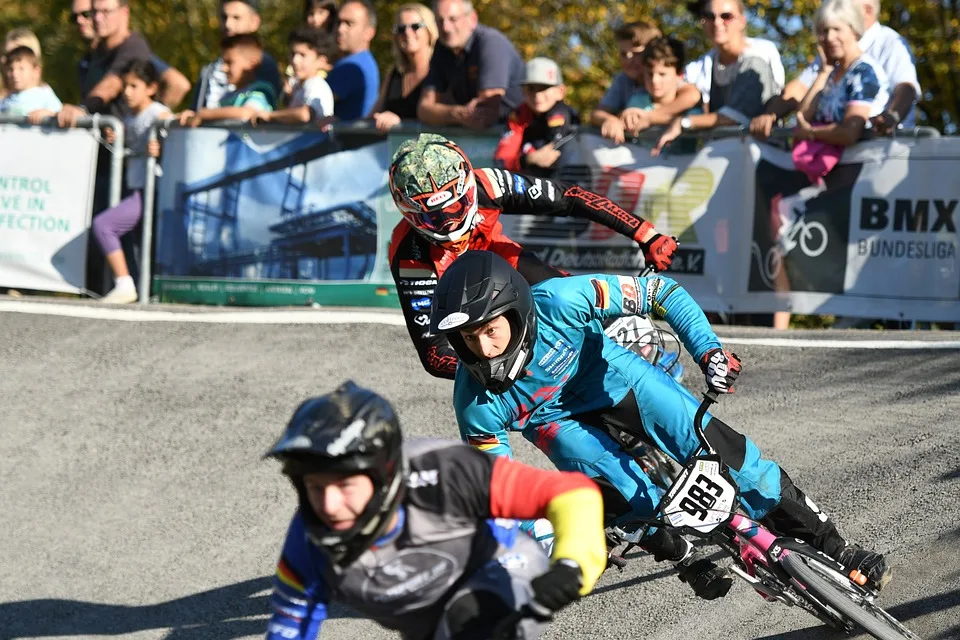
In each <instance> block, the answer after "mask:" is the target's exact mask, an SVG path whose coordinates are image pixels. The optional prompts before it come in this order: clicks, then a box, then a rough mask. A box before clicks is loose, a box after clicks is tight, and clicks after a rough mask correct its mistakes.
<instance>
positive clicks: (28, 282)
mask: <svg viewBox="0 0 960 640" xmlns="http://www.w3.org/2000/svg"><path fill="white" fill-rule="evenodd" d="M0 149H2V151H0V287H11V288H17V289H36V290H38V291H63V292H68V293H80V292H82V291H83V289H84V280H85V277H86V263H87V240H88V230H89V227H90V208H91V203H92V200H93V183H94V176H95V174H96V165H97V142H96V140H95V139H94V137H93V135H91V133H90V132H89V131H87V130H82V129H70V130H57V129H52V130H51V129H44V130H42V131H41V130H38V129H32V128H24V127H19V126H15V125H0Z"/></svg>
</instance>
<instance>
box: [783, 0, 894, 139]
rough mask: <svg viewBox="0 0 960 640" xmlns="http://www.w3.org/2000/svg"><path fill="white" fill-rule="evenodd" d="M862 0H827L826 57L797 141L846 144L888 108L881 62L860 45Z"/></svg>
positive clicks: (821, 18) (820, 30)
mask: <svg viewBox="0 0 960 640" xmlns="http://www.w3.org/2000/svg"><path fill="white" fill-rule="evenodd" d="M857 1H858V0H826V1H825V2H824V3H823V4H822V5H820V9H819V10H818V11H817V15H816V18H815V19H814V26H815V27H816V30H817V36H818V40H819V42H818V45H817V46H818V49H819V50H820V51H819V53H820V59H821V60H826V62H827V64H825V65H823V67H822V69H821V71H820V74H819V75H818V76H817V80H816V82H814V84H813V86H812V87H810V90H809V91H808V92H807V95H806V97H804V99H803V102H802V103H801V105H800V109H799V111H798V112H797V124H798V128H797V131H796V132H795V136H794V137H795V139H796V140H812V141H819V142H823V143H827V144H832V145H837V146H839V147H847V146H850V145H852V144H856V142H857V141H858V140H860V138H861V136H862V135H863V130H864V128H865V127H866V126H867V123H868V122H869V120H870V118H871V117H873V116H876V115H879V114H880V113H882V112H883V109H884V107H885V106H886V104H887V101H888V100H889V98H890V86H889V82H888V81H887V76H886V74H885V73H884V71H883V69H882V68H881V67H880V64H879V63H878V62H877V61H876V60H874V59H873V58H871V57H870V56H869V55H868V54H866V53H864V52H863V51H862V50H861V49H860V44H859V40H860V36H862V35H863V13H862V12H861V11H860V8H859V6H858V5H857Z"/></svg>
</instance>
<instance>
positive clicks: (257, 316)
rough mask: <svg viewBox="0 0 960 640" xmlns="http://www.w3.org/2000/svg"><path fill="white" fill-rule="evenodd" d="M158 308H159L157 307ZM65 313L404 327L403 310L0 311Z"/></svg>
mask: <svg viewBox="0 0 960 640" xmlns="http://www.w3.org/2000/svg"><path fill="white" fill-rule="evenodd" d="M153 308H154V309H158V307H153ZM3 311H8V312H12V313H29V314H34V315H50V316H64V317H68V318H87V319H92V320H120V321H124V322H198V323H203V324H351V323H365V324H389V325H396V326H404V325H405V324H406V323H405V322H404V321H403V316H402V315H400V314H399V313H374V312H370V311H332V310H319V309H304V310H302V311H300V310H295V311H160V310H157V311H147V310H142V309H138V308H136V307H134V308H129V307H126V308H117V307H92V306H84V305H72V304H52V303H51V304H47V303H38V302H19V301H12V302H0V312H3Z"/></svg>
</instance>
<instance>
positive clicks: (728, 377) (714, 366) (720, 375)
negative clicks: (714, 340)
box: [700, 348, 743, 393]
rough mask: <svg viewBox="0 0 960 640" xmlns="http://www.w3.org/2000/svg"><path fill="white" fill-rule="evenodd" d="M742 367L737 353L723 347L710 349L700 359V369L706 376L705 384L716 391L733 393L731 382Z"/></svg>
mask: <svg viewBox="0 0 960 640" xmlns="http://www.w3.org/2000/svg"><path fill="white" fill-rule="evenodd" d="M742 368H743V365H741V363H740V358H738V357H737V354H735V353H731V352H729V351H724V350H723V349H716V348H714V349H710V351H707V352H706V353H705V354H703V358H701V360H700V369H701V370H702V371H703V375H705V376H706V377H707V386H708V387H709V388H710V390H711V391H716V392H717V393H733V382H734V381H735V380H736V379H737V376H739V375H740V370H741V369H742Z"/></svg>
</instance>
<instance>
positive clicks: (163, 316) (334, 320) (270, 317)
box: [0, 300, 960, 349]
mask: <svg viewBox="0 0 960 640" xmlns="http://www.w3.org/2000/svg"><path fill="white" fill-rule="evenodd" d="M151 309H157V310H156V311H153V310H144V309H140V308H136V307H133V308H130V307H106V306H103V307H96V306H87V305H72V304H54V303H42V302H23V301H17V300H13V301H3V302H0V312H4V311H6V312H9V313H27V314H33V315H51V316H62V317H69V318H86V319H91V320H119V321H123V322H193V323H201V324H384V325H392V326H396V327H402V326H404V325H405V324H406V323H405V322H404V319H403V316H402V315H401V314H400V312H399V311H397V310H393V309H391V310H387V311H381V312H372V311H341V310H328V309H303V310H285V311H206V310H199V311H161V310H159V307H157V306H154V307H151ZM720 339H721V340H722V341H723V343H724V344H730V345H736V344H742V345H757V346H763V347H793V348H806V349H960V340H953V341H948V340H941V341H933V340H929V341H924V340H818V339H811V338H736V337H729V338H724V337H722V336H721V338H720Z"/></svg>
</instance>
